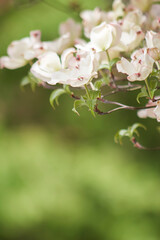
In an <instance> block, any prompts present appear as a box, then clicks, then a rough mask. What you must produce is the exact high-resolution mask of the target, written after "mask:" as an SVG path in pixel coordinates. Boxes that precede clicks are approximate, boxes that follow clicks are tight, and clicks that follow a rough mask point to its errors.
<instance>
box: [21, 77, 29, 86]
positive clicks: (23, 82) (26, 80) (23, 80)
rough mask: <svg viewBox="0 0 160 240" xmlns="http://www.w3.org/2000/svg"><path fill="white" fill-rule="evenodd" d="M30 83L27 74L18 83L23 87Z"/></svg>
mask: <svg viewBox="0 0 160 240" xmlns="http://www.w3.org/2000/svg"><path fill="white" fill-rule="evenodd" d="M28 84H30V80H29V78H28V76H26V77H24V78H23V79H22V81H21V83H20V86H21V87H25V86H26V85H28Z"/></svg>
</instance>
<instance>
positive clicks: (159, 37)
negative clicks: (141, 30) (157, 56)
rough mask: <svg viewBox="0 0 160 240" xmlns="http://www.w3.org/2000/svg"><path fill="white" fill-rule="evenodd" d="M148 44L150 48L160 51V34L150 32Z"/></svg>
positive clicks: (147, 37)
mask: <svg viewBox="0 0 160 240" xmlns="http://www.w3.org/2000/svg"><path fill="white" fill-rule="evenodd" d="M146 43H147V47H148V48H158V49H159V50H160V33H159V32H158V33H156V32H153V31H148V32H147V34H146Z"/></svg>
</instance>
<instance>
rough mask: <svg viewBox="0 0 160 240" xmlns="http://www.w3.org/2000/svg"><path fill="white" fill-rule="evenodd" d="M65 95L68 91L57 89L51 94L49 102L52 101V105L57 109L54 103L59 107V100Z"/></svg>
mask: <svg viewBox="0 0 160 240" xmlns="http://www.w3.org/2000/svg"><path fill="white" fill-rule="evenodd" d="M64 93H66V91H65V90H64V89H61V88H60V89H56V90H54V91H53V92H52V93H51V95H50V98H49V101H50V104H51V106H52V107H53V108H55V107H54V102H56V104H57V105H58V98H59V97H60V96H61V95H62V94H64Z"/></svg>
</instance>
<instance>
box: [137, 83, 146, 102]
mask: <svg viewBox="0 0 160 240" xmlns="http://www.w3.org/2000/svg"><path fill="white" fill-rule="evenodd" d="M142 97H148V93H147V90H146V88H145V87H142V88H141V92H140V93H138V95H137V102H138V103H140V101H139V99H140V98H142Z"/></svg>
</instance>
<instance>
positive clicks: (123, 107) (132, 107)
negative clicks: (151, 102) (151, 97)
mask: <svg viewBox="0 0 160 240" xmlns="http://www.w3.org/2000/svg"><path fill="white" fill-rule="evenodd" d="M97 100H99V101H101V102H103V103H106V104H113V105H117V106H120V107H118V108H114V109H112V110H109V111H107V112H102V111H100V110H99V109H98V105H96V106H95V109H94V111H95V112H96V113H97V114H99V115H107V114H110V113H112V112H116V111H119V110H123V109H126V110H141V109H149V108H155V106H143V107H134V106H128V105H125V104H122V103H119V102H114V101H108V100H105V99H102V98H97Z"/></svg>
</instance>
